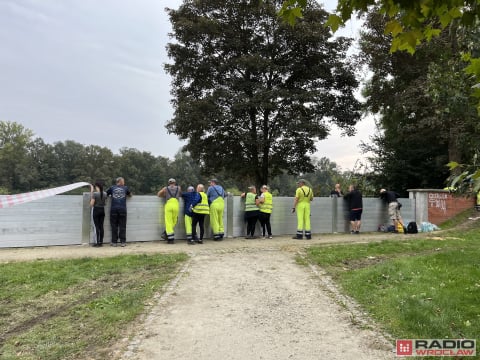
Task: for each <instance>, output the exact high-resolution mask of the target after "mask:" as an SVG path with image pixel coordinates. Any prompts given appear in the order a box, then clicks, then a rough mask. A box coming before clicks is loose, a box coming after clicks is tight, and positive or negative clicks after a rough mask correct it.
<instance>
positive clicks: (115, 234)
mask: <svg viewBox="0 0 480 360" xmlns="http://www.w3.org/2000/svg"><path fill="white" fill-rule="evenodd" d="M110 224H111V226H112V243H114V244H116V243H117V242H118V239H120V242H121V243H125V242H126V241H127V211H126V210H124V209H113V210H111V212H110Z"/></svg>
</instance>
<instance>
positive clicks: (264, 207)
mask: <svg viewBox="0 0 480 360" xmlns="http://www.w3.org/2000/svg"><path fill="white" fill-rule="evenodd" d="M263 198H264V199H265V201H264V202H263V203H261V204H260V211H261V212H263V213H267V214H271V213H272V209H273V199H272V194H270V193H269V192H268V191H265V192H264V193H263Z"/></svg>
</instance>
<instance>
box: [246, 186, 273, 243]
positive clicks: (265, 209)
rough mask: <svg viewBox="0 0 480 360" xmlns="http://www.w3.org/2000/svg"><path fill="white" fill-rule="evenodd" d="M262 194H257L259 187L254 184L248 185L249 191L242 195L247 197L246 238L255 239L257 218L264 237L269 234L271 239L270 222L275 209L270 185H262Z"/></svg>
mask: <svg viewBox="0 0 480 360" xmlns="http://www.w3.org/2000/svg"><path fill="white" fill-rule="evenodd" d="M260 191H261V195H260V196H258V195H257V188H256V187H255V186H254V185H251V186H249V187H248V192H245V193H242V195H241V197H242V198H244V199H245V222H246V223H247V236H246V237H245V238H246V239H255V226H256V224H257V220H259V221H260V224H261V227H262V237H263V238H264V239H265V238H266V237H267V236H268V238H269V239H271V238H272V237H273V236H272V226H271V224H270V215H271V214H272V209H273V197H272V194H271V193H270V191H269V187H268V185H262V187H261V188H260Z"/></svg>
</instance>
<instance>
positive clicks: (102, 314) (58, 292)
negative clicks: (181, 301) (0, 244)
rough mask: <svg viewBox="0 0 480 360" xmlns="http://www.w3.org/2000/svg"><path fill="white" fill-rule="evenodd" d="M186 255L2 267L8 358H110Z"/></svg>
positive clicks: (1, 314) (0, 305)
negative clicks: (135, 320) (116, 345)
mask: <svg viewBox="0 0 480 360" xmlns="http://www.w3.org/2000/svg"><path fill="white" fill-rule="evenodd" d="M186 259H187V255H186V254H171V255H127V256H118V257H112V258H102V259H91V258H84V259H75V260H49V261H35V262H19V263H9V264H0V284H2V287H1V288H0V334H1V335H0V358H1V359H42V360H43V359H47V360H49V359H52V360H53V359H89V358H96V359H100V358H102V359H106V358H109V356H108V352H109V348H110V347H111V345H112V344H113V343H114V342H115V341H118V340H119V337H122V336H128V334H124V333H123V332H124V330H125V328H126V325H127V324H129V323H131V322H132V321H133V320H134V319H135V318H137V317H138V316H139V315H140V314H141V313H142V312H143V311H144V308H145V306H146V303H148V302H149V300H150V299H151V298H152V297H153V296H154V295H155V294H156V293H157V292H159V291H161V289H162V287H163V286H164V285H165V284H166V283H167V282H168V281H169V280H170V279H172V278H173V277H174V276H175V275H176V274H177V273H178V269H179V267H180V265H181V264H182V263H183V262H184V261H185V260H186Z"/></svg>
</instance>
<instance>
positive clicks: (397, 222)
mask: <svg viewBox="0 0 480 360" xmlns="http://www.w3.org/2000/svg"><path fill="white" fill-rule="evenodd" d="M330 196H331V197H343V198H344V199H345V200H346V201H348V210H349V220H350V233H352V234H359V233H360V226H361V224H362V211H363V196H362V193H361V191H360V190H359V189H358V188H357V186H356V185H353V184H352V185H350V186H349V188H348V193H346V194H345V195H344V194H343V192H342V190H341V187H340V184H335V188H334V189H333V190H332V191H331V192H330ZM399 197H400V194H398V193H397V192H395V191H392V190H386V189H380V199H382V200H383V201H385V203H386V204H387V205H388V216H389V218H390V219H391V220H392V222H393V226H394V232H398V229H399V226H401V228H402V229H403V228H404V227H405V226H404V224H403V220H402V216H401V214H400V207H401V205H400V203H399V202H398V198H399Z"/></svg>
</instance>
